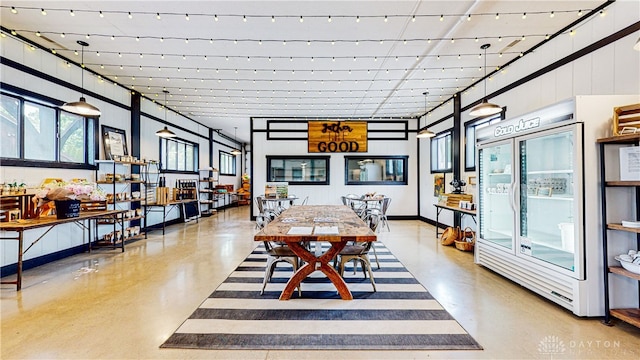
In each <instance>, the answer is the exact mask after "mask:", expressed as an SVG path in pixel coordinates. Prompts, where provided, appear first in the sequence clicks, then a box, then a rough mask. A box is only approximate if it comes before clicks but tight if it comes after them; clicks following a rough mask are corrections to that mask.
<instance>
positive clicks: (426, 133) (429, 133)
mask: <svg viewBox="0 0 640 360" xmlns="http://www.w3.org/2000/svg"><path fill="white" fill-rule="evenodd" d="M434 136H436V133H434V132H433V131H431V130H429V129H422V130H420V131H419V132H418V135H416V137H418V138H432V137H434Z"/></svg>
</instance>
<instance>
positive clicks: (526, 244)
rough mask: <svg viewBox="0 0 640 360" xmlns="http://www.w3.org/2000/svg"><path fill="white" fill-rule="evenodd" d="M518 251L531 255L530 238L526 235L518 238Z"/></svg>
mask: <svg viewBox="0 0 640 360" xmlns="http://www.w3.org/2000/svg"><path fill="white" fill-rule="evenodd" d="M520 253H521V254H523V255H527V256H531V239H529V238H526V237H521V238H520Z"/></svg>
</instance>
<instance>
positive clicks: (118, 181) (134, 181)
mask: <svg viewBox="0 0 640 360" xmlns="http://www.w3.org/2000/svg"><path fill="white" fill-rule="evenodd" d="M96 164H97V165H98V168H97V170H96V183H97V184H98V185H99V186H100V188H101V189H102V190H103V191H105V192H106V193H107V194H108V200H107V202H106V203H107V205H108V207H109V208H111V209H114V210H126V211H134V210H136V209H140V210H139V211H140V212H141V211H142V210H141V209H142V206H143V205H144V204H145V200H146V195H147V194H146V192H147V191H146V190H147V186H146V185H147V173H148V169H147V166H148V164H147V163H145V162H140V161H136V162H129V161H115V160H97V161H96ZM134 166H137V167H138V168H137V169H135V170H134V168H133V167H134ZM116 175H117V176H118V177H117V178H116ZM134 192H138V193H139V196H137V197H135V198H134V197H133V193H134ZM118 193H120V194H126V195H125V196H126V198H118V195H117V194H118ZM114 223H115V224H116V225H118V224H121V226H119V227H117V228H118V230H116V229H114V231H113V232H111V234H113V233H115V232H116V231H119V232H120V235H121V238H119V239H114V238H115V236H113V235H111V236H113V237H111V238H110V239H109V238H108V236H109V235H106V234H104V233H103V232H101V231H99V230H98V229H96V230H97V231H96V234H97V235H98V239H97V241H95V242H94V243H93V246H95V247H113V248H116V247H120V248H122V251H124V245H125V243H126V242H127V241H131V240H136V239H140V238H146V237H147V234H146V232H144V229H145V228H146V218H145V216H143V215H142V214H140V215H135V216H123V217H122V218H119V219H117V221H116V219H112V220H111V221H110V220H109V219H104V220H101V221H97V222H96V224H97V225H110V224H114ZM124 223H127V224H129V226H128V227H127V226H125V225H124ZM134 227H137V228H138V229H139V234H137V235H135V236H127V237H125V236H124V233H125V232H128V231H129V230H131V229H133V228H134Z"/></svg>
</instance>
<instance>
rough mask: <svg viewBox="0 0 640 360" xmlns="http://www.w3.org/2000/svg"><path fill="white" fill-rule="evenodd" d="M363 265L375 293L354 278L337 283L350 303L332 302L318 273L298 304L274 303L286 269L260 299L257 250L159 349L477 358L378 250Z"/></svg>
mask: <svg viewBox="0 0 640 360" xmlns="http://www.w3.org/2000/svg"><path fill="white" fill-rule="evenodd" d="M375 246H376V252H377V254H378V258H379V261H380V269H378V268H377V266H376V263H375V259H374V258H373V254H372V253H370V255H371V260H372V261H371V263H372V266H373V269H374V279H375V282H376V287H377V290H378V291H377V292H373V288H372V286H371V283H370V281H369V279H368V278H366V279H365V278H364V277H363V274H362V271H361V270H358V272H357V274H356V275H354V274H353V269H352V268H349V267H347V269H346V270H345V278H346V281H347V283H348V285H349V289H350V290H351V292H352V294H353V298H354V300H351V301H345V300H342V299H340V296H339V295H338V293H337V291H336V290H335V287H334V286H333V284H331V283H330V282H329V281H328V280H327V279H326V277H325V276H324V275H323V274H322V273H320V272H315V273H314V274H312V277H310V278H308V279H306V280H305V281H304V282H303V284H302V298H298V293H297V291H294V294H293V298H292V299H291V300H288V301H280V300H278V297H279V296H280V292H281V291H282V289H283V288H284V286H285V284H286V282H287V280H288V278H289V277H290V276H291V273H292V268H291V266H290V265H288V264H286V263H284V264H283V263H280V264H279V265H278V267H277V269H276V271H275V273H274V277H273V279H272V282H271V283H269V284H268V285H267V288H266V290H265V293H264V295H260V289H261V288H262V279H263V275H264V268H265V264H266V254H265V253H264V247H263V246H262V245H260V246H259V247H258V248H256V249H255V250H254V251H253V252H252V253H251V255H249V257H248V258H247V259H246V260H245V261H244V262H243V263H242V264H240V266H238V268H237V269H236V270H235V271H234V272H233V273H232V274H231V275H230V276H229V277H228V278H227V279H226V280H225V281H224V282H223V283H222V284H221V285H220V286H219V287H218V288H217V289H216V290H215V291H214V292H213V293H212V294H211V295H210V296H209V297H208V298H207V299H205V301H204V302H203V303H202V304H201V305H200V307H198V308H197V309H196V310H195V311H194V313H193V314H191V316H189V318H188V319H187V320H185V321H184V323H182V325H180V327H179V328H178V329H177V330H176V332H175V333H174V334H173V335H171V336H170V337H169V339H167V341H165V343H164V344H162V346H161V347H163V348H190V349H245V350H246V349H291V350H299V349H317V350H330V349H332V350H360V349H366V350H373V349H385V350H390V349H395V350H445V349H447V350H451V349H454V350H455V349H458V350H480V349H482V347H481V346H480V345H479V344H478V343H477V342H476V341H475V340H474V339H473V338H472V337H471V336H470V335H469V334H468V333H467V332H466V331H465V330H464V329H463V328H462V326H460V324H459V323H458V322H457V321H456V320H455V319H454V318H453V317H452V316H451V315H450V314H449V313H448V312H447V311H446V310H444V309H443V308H442V306H441V305H440V304H439V303H438V302H437V301H436V300H435V299H434V298H433V297H432V296H431V294H429V292H428V291H427V290H426V289H425V288H424V287H423V286H422V285H421V284H420V283H419V282H418V281H417V280H416V279H415V278H414V277H413V275H411V273H409V272H408V271H407V269H405V267H404V266H403V265H402V264H401V263H400V262H399V261H398V260H397V259H396V258H395V256H393V254H391V252H390V251H389V250H388V249H387V248H386V247H385V246H384V245H383V244H382V243H380V242H377V243H375Z"/></svg>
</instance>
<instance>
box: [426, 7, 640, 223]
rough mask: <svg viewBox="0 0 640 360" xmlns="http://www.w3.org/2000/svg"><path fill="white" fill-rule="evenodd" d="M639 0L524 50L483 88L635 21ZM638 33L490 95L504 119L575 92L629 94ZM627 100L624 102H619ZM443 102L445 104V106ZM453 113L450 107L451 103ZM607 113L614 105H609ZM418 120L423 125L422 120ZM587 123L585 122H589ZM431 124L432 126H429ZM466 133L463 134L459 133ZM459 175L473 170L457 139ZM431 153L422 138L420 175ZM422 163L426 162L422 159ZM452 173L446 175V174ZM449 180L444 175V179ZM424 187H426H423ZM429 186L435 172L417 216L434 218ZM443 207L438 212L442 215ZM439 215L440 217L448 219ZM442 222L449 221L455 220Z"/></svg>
mask: <svg viewBox="0 0 640 360" xmlns="http://www.w3.org/2000/svg"><path fill="white" fill-rule="evenodd" d="M639 13H640V2H638V1H617V2H615V3H613V4H612V5H610V6H609V7H608V8H607V11H606V16H604V17H600V16H595V17H592V18H590V19H589V20H588V21H587V22H586V23H583V24H582V25H581V26H579V27H578V28H576V34H575V35H574V36H570V35H569V34H563V35H561V36H558V37H556V38H554V39H551V41H549V42H548V43H546V44H544V45H542V46H541V47H539V48H538V49H536V51H535V52H533V53H530V54H527V55H526V56H524V57H523V58H522V59H520V60H518V61H516V62H515V63H513V64H512V65H510V66H509V67H507V68H505V69H504V72H501V73H500V74H497V75H495V76H494V77H493V79H492V80H489V81H487V93H488V94H490V93H492V92H494V91H496V90H499V89H501V88H503V87H505V86H507V85H509V84H512V83H514V82H516V81H518V80H519V79H522V78H524V77H526V76H527V75H529V74H531V73H533V72H535V71H537V70H539V69H542V68H544V67H545V66H547V65H549V64H551V63H553V62H555V61H557V60H560V59H562V58H564V57H566V56H568V55H570V54H572V53H574V52H576V51H578V50H580V49H582V48H584V47H586V46H589V45H591V44H592V43H595V42H597V41H598V40H601V39H603V38H605V37H607V36H609V35H611V34H613V33H615V32H616V31H618V30H621V29H623V28H625V27H627V26H629V25H631V24H633V23H635V22H637V21H638V14H639ZM639 36H640V32H636V33H633V34H631V35H628V36H626V37H624V38H622V39H620V40H618V41H616V42H614V43H612V44H610V45H607V46H604V47H602V48H600V49H598V50H596V51H594V52H592V53H590V54H588V55H585V56H583V57H581V58H579V59H577V60H575V61H573V62H570V63H568V64H566V65H564V66H561V67H559V68H557V69H555V70H553V71H550V72H548V73H546V74H544V75H542V76H540V77H538V78H535V79H533V80H531V81H529V82H526V83H524V84H523V85H521V86H518V87H517V88H514V89H512V90H510V91H508V92H506V93H504V94H501V95H499V96H497V97H495V98H491V99H489V100H490V101H491V102H493V103H495V104H499V105H501V106H506V107H507V113H506V117H507V119H510V118H514V117H517V116H519V115H521V114H524V113H528V112H531V111H534V110H536V109H539V108H542V107H544V106H547V105H550V104H554V103H557V102H560V101H562V100H565V99H568V98H571V97H574V96H579V95H630V94H631V95H633V94H640V81H639V79H640V52H639V51H635V50H633V45H634V44H635V42H636V40H637V39H638V37H639ZM488 56H489V58H488V63H494V64H499V63H500V59H498V58H497V55H495V58H493V59H492V58H491V55H488ZM483 91H484V87H483V86H477V87H476V88H475V89H474V90H471V91H469V92H468V93H466V94H463V95H462V97H461V100H462V107H465V106H467V105H468V104H470V103H472V102H474V101H476V100H479V99H481V98H482V96H483ZM618 105H627V104H618ZM443 107H444V106H443ZM449 109H451V112H452V108H451V107H449ZM443 111H444V110H443V109H437V114H434V115H433V116H432V117H427V122H426V123H430V122H433V121H435V120H437V119H440V118H442V117H444V116H446V114H443ZM607 111H608V112H611V111H613V109H608V110H607ZM471 119H472V117H471V116H469V112H468V111H465V112H463V113H462V116H461V128H462V130H463V131H464V123H465V122H467V121H469V120H471ZM421 124H423V126H424V124H425V122H424V120H423V121H422V122H421ZM587 126H589V125H588V124H587ZM451 127H453V123H452V122H450V121H449V122H445V123H443V124H441V125H439V126H437V127H434V128H433V129H432V130H434V131H435V132H436V133H437V132H438V131H442V130H446V129H448V128H451ZM430 129H431V128H430ZM463 138H464V135H463ZM460 146H461V148H460V154H461V159H460V162H461V177H462V178H463V179H467V178H468V176H470V175H475V173H467V172H465V171H464V162H465V158H464V143H462V144H460ZM429 157H430V149H429V140H422V143H421V145H420V158H421V159H424V160H423V164H422V165H421V166H422V168H423V172H422V173H423V174H425V175H426V174H429V173H428V169H429V168H428V161H429V160H428V159H429ZM425 162H426V163H425ZM450 177H451V175H450V174H449V176H448V179H450ZM447 182H448V180H447ZM423 184H424V185H426V186H427V187H428V188H427V189H424V188H422V186H423ZM432 188H433V177H432V176H427V177H426V179H424V181H423V183H422V184H421V189H422V190H421V209H420V216H423V217H426V218H429V219H432V220H435V209H434V208H433V205H432V204H433V203H434V202H435V201H437V199H436V198H434V197H433V196H432V195H433V193H432V192H430V191H429V189H432ZM476 191H477V190H476V188H475V186H467V192H473V194H474V198H476V197H477V193H476ZM444 214H445V212H442V214H441V215H444ZM447 216H448V217H449V218H451V219H452V217H451V216H450V215H444V216H441V220H442V219H443V218H444V219H447ZM445 223H447V224H452V223H453V221H451V222H447V221H446V220H445Z"/></svg>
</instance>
